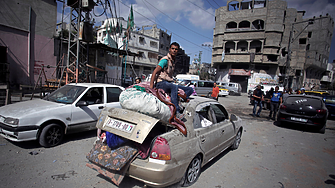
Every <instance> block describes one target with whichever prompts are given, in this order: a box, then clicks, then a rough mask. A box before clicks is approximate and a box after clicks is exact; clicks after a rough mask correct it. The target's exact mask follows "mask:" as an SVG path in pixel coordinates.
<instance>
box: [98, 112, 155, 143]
mask: <svg viewBox="0 0 335 188" xmlns="http://www.w3.org/2000/svg"><path fill="white" fill-rule="evenodd" d="M110 120H112V121H114V122H115V120H116V121H117V122H116V123H115V124H116V126H113V125H110V124H108V122H110ZM158 121H159V119H156V118H153V117H150V116H147V115H144V114H141V113H138V112H134V111H131V110H127V109H121V108H105V109H104V110H103V111H102V112H101V114H100V117H99V120H98V122H97V128H99V129H102V130H105V131H108V132H111V133H113V134H116V135H118V136H121V137H123V138H126V139H129V140H132V141H135V142H137V143H140V144H142V143H143V141H144V140H145V138H146V137H147V135H148V134H149V132H150V131H151V129H152V128H153V127H154V126H155V125H156V123H157V122H158ZM120 122H122V123H124V124H119V125H117V124H118V123H120ZM125 126H126V127H127V128H129V127H130V128H129V129H127V128H122V127H125Z"/></svg>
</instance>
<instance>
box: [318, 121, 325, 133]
mask: <svg viewBox="0 0 335 188" xmlns="http://www.w3.org/2000/svg"><path fill="white" fill-rule="evenodd" d="M325 132H326V123H325V124H324V125H323V127H322V128H321V129H320V130H319V133H321V134H325Z"/></svg>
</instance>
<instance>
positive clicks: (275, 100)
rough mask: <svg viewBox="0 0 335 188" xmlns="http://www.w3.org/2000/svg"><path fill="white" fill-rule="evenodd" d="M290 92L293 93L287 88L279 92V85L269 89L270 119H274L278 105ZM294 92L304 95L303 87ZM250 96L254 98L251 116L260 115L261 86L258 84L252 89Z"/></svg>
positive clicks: (261, 103) (262, 95) (262, 98)
mask: <svg viewBox="0 0 335 188" xmlns="http://www.w3.org/2000/svg"><path fill="white" fill-rule="evenodd" d="M290 94H293V91H292V89H287V90H284V91H283V92H279V86H276V87H275V89H274V90H273V88H271V90H270V91H269V98H270V114H269V118H271V119H272V120H275V118H276V114H277V111H278V108H279V106H280V105H281V104H282V103H283V102H284V101H285V99H286V98H287V96H288V95H290ZM296 94H300V95H305V88H301V89H300V90H297V91H296ZM252 96H253V98H254V108H253V111H252V116H254V117H260V113H261V111H262V108H263V101H264V93H263V91H262V86H261V85H260V84H259V85H257V88H256V89H255V90H254V92H253V95H252ZM257 106H259V109H258V111H257ZM256 111H257V113H256Z"/></svg>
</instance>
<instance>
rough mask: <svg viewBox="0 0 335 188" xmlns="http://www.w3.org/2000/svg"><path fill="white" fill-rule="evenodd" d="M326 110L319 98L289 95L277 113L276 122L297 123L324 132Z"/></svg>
mask: <svg viewBox="0 0 335 188" xmlns="http://www.w3.org/2000/svg"><path fill="white" fill-rule="evenodd" d="M327 116H328V110H327V108H326V105H325V103H324V102H323V100H322V98H321V97H316V96H309V95H289V96H288V97H287V98H286V100H285V101H284V103H283V104H282V105H281V106H280V109H279V111H278V117H277V121H278V123H279V124H281V123H282V122H290V123H297V124H302V125H307V126H311V127H315V128H317V129H318V130H319V131H320V132H321V133H324V132H325V128H326V122H327Z"/></svg>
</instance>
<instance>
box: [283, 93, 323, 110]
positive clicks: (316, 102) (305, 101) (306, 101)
mask: <svg viewBox="0 0 335 188" xmlns="http://www.w3.org/2000/svg"><path fill="white" fill-rule="evenodd" d="M285 103H286V104H288V105H290V104H291V105H300V106H313V107H314V108H320V107H321V106H322V101H321V100H320V99H316V98H309V97H300V96H297V97H288V98H287V99H286V101H285Z"/></svg>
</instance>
